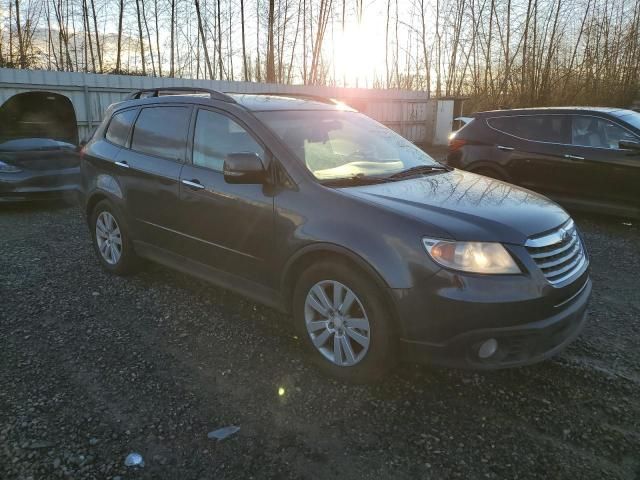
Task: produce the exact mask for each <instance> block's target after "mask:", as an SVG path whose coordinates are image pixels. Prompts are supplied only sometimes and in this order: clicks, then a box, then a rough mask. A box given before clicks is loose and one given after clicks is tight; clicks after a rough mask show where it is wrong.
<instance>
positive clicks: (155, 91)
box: [127, 87, 236, 103]
mask: <svg viewBox="0 0 640 480" xmlns="http://www.w3.org/2000/svg"><path fill="white" fill-rule="evenodd" d="M161 92H177V93H173V94H174V95H179V94H180V93H208V94H209V98H211V99H212V100H221V101H223V102H228V103H236V101H235V100H234V99H233V98H231V97H230V96H229V95H226V94H224V93H222V92H218V91H217V90H211V89H209V88H201V87H159V88H143V89H141V90H136V91H134V92H132V93H131V94H130V95H129V96H127V100H135V99H138V98H140V97H141V95H142V94H144V93H149V94H150V95H147V97H159V96H160V93H161Z"/></svg>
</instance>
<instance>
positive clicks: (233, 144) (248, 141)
mask: <svg viewBox="0 0 640 480" xmlns="http://www.w3.org/2000/svg"><path fill="white" fill-rule="evenodd" d="M230 153H255V154H257V155H258V156H259V157H260V158H262V159H263V160H264V158H265V156H264V149H263V148H262V147H261V146H260V145H259V144H258V143H257V142H256V141H255V140H254V139H253V137H252V136H251V135H249V132H247V131H246V130H245V129H244V128H243V127H241V126H240V125H238V124H237V123H236V122H234V121H233V120H231V119H230V118H229V117H227V116H225V115H222V114H220V113H216V112H212V111H210V110H199V111H198V118H197V119H196V131H195V133H194V136H193V164H194V165H197V166H199V167H205V168H209V169H211V170H215V171H217V172H222V170H223V167H224V160H225V158H226V156H227V155H229V154H230Z"/></svg>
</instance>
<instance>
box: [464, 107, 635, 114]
mask: <svg viewBox="0 0 640 480" xmlns="http://www.w3.org/2000/svg"><path fill="white" fill-rule="evenodd" d="M572 112H575V113H604V114H608V115H621V114H625V113H628V112H629V110H626V109H624V108H618V107H536V108H512V109H504V110H487V111H484V112H478V113H476V114H475V115H479V116H493V115H497V114H500V115H525V114H532V113H547V114H549V113H572Z"/></svg>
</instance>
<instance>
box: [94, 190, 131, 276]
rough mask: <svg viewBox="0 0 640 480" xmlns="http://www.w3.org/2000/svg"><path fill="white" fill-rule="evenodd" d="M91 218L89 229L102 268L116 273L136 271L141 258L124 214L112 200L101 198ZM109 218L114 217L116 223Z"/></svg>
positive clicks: (123, 273)
mask: <svg viewBox="0 0 640 480" xmlns="http://www.w3.org/2000/svg"><path fill="white" fill-rule="evenodd" d="M90 218H91V224H90V225H89V229H90V231H91V237H92V240H93V248H94V250H95V252H96V255H97V256H98V260H99V261H100V264H101V265H102V268H104V269H105V270H106V271H107V272H109V273H114V274H116V275H128V274H131V273H133V272H135V271H136V269H137V267H138V266H139V259H138V257H137V255H136V253H135V250H134V249H133V243H132V241H131V236H130V235H129V229H128V228H127V226H126V224H125V222H124V220H123V218H122V215H121V214H120V213H119V212H118V211H117V210H116V208H115V207H114V206H113V205H112V204H111V202H109V201H108V200H101V201H100V202H98V203H97V204H96V206H95V207H94V208H93V211H92V212H91V217H90ZM109 219H113V222H114V223H112V222H110V221H109ZM105 227H106V230H105ZM114 227H115V228H114ZM105 232H106V233H107V234H109V233H110V236H109V235H105ZM118 240H119V242H120V243H119V244H118ZM105 242H106V243H105ZM105 245H106V247H105ZM110 246H112V247H113V249H112V248H110Z"/></svg>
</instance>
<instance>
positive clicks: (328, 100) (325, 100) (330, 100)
mask: <svg viewBox="0 0 640 480" xmlns="http://www.w3.org/2000/svg"><path fill="white" fill-rule="evenodd" d="M225 93H235V94H238V95H243V94H246V95H271V96H274V97H293V98H306V99H308V100H315V101H316V102H321V103H328V104H330V105H335V104H336V103H341V102H339V101H338V100H336V99H334V98H330V97H323V96H321V95H313V94H309V93H289V92H225Z"/></svg>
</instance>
